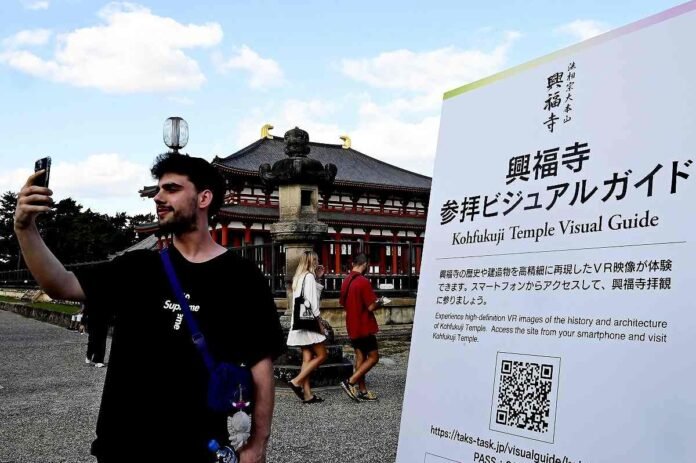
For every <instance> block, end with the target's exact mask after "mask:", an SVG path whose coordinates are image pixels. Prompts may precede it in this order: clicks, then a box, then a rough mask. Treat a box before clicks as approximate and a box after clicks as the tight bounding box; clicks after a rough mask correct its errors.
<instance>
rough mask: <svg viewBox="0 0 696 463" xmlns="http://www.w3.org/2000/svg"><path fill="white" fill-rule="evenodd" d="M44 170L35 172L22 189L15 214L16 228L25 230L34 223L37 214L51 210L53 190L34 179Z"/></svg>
mask: <svg viewBox="0 0 696 463" xmlns="http://www.w3.org/2000/svg"><path fill="white" fill-rule="evenodd" d="M44 172H45V170H40V171H38V172H34V173H33V174H32V175H30V176H29V178H28V179H27V182H26V183H25V184H24V186H23V187H22V189H21V190H20V192H19V195H18V196H17V209H15V215H14V228H15V230H25V229H26V228H28V227H30V226H31V225H33V224H34V221H35V220H36V216H37V215H39V214H41V213H42V212H48V211H50V210H51V206H52V205H53V199H52V198H51V196H52V195H53V191H51V190H50V189H49V188H44V187H40V186H36V185H34V180H35V179H36V178H37V177H38V176H40V175H41V174H43V173H44Z"/></svg>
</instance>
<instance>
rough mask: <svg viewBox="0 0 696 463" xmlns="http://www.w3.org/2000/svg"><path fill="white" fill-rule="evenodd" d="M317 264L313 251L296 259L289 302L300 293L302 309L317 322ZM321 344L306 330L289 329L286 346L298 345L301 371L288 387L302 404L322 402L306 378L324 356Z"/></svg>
mask: <svg viewBox="0 0 696 463" xmlns="http://www.w3.org/2000/svg"><path fill="white" fill-rule="evenodd" d="M317 262H318V257H317V254H316V253H315V252H313V251H305V252H304V254H302V256H300V262H299V263H298V264H297V270H296V271H295V276H294V278H293V280H292V300H293V301H294V300H295V298H297V297H300V295H301V294H302V293H303V291H304V299H305V306H306V307H307V308H308V309H310V310H311V311H312V313H313V314H314V316H315V317H316V318H317V320H319V319H320V312H319V296H320V294H321V290H322V289H323V286H321V285H320V284H318V283H317V280H316V277H317V274H316V271H317ZM319 276H321V275H319ZM292 312H293V313H292V320H291V322H290V327H293V326H294V324H295V311H294V310H293V311H292ZM320 326H321V325H320ZM324 341H326V336H324V335H323V334H321V333H317V332H314V331H310V330H293V329H291V330H290V333H289V334H288V346H298V347H300V348H301V349H302V368H301V369H300V373H299V374H298V375H297V376H295V377H294V378H293V379H292V380H291V381H290V382H289V383H288V384H289V386H290V388H291V389H292V390H293V392H294V393H295V394H296V395H297V397H299V398H300V399H301V400H302V401H303V402H304V403H317V402H323V401H324V399H322V398H321V397H319V396H317V395H316V394H313V393H312V389H311V387H310V385H309V376H310V375H311V374H312V372H313V371H314V370H316V369H317V368H319V365H321V364H322V363H324V362H325V361H326V358H327V357H328V354H327V352H326V346H325V345H324Z"/></svg>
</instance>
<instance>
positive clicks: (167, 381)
mask: <svg viewBox="0 0 696 463" xmlns="http://www.w3.org/2000/svg"><path fill="white" fill-rule="evenodd" d="M151 172H152V175H153V177H154V178H156V179H157V180H158V187H159V191H158V193H157V195H156V196H155V198H154V200H155V203H156V206H157V217H158V219H159V225H160V230H161V232H162V233H164V234H172V235H173V240H172V244H171V245H170V246H169V250H168V253H169V255H170V257H171V261H172V264H173V268H174V271H175V273H176V275H177V277H178V279H179V282H180V284H181V287H182V289H183V293H184V297H185V298H186V300H187V302H188V305H189V307H190V311H191V313H192V315H193V318H194V319H195V321H196V322H197V324H198V327H199V329H200V332H201V333H202V334H203V335H204V337H205V342H206V343H207V347H208V350H209V352H210V354H211V356H212V357H213V358H214V359H215V360H216V361H218V362H230V363H234V364H237V365H245V366H246V367H247V368H249V369H250V372H251V376H252V383H253V391H254V392H253V396H252V397H249V398H247V399H246V400H251V401H252V403H253V404H254V405H253V411H252V427H251V437H250V438H249V440H248V442H247V444H246V445H245V446H244V447H242V449H241V451H240V461H241V462H243V463H252V462H254V463H259V462H265V455H266V446H267V442H268V438H269V434H270V430H271V417H272V413H273V402H274V387H273V364H272V360H273V358H275V357H276V356H277V355H279V353H280V352H281V351H282V349H283V345H284V342H283V336H282V331H281V327H280V323H279V320H278V316H277V312H276V307H275V304H274V301H273V297H272V294H271V292H270V289H269V287H268V285H267V283H266V280H265V279H264V277H263V275H262V273H261V272H260V271H259V269H258V268H257V267H256V266H255V265H254V264H253V263H252V262H250V261H248V260H246V259H242V258H240V257H238V256H237V255H235V254H234V253H232V252H230V251H228V250H227V249H225V248H224V247H222V246H219V245H218V244H216V243H215V242H214V241H213V239H212V238H211V236H210V233H209V232H208V221H209V217H210V216H211V215H213V214H215V213H216V212H217V210H218V209H219V208H220V206H221V205H222V202H223V196H224V191H225V190H224V181H223V179H222V178H221V176H220V174H219V173H218V172H217V171H216V170H215V169H214V168H213V167H212V166H211V165H210V164H209V163H208V162H207V161H205V160H203V159H200V158H194V157H189V156H187V155H180V154H166V155H161V156H160V157H159V158H158V159H157V160H156V163H155V165H154V166H153V168H152V171H151ZM40 175H41V172H37V173H35V174H34V175H32V176H31V177H29V179H28V181H27V183H26V184H25V185H24V187H23V188H22V190H21V192H20V193H19V197H18V198H19V199H18V202H17V209H16V212H15V222H14V228H15V232H16V234H17V238H18V240H19V243H20V246H21V249H22V253H23V255H24V259H25V261H26V264H27V267H28V268H29V270H30V271H31V273H32V274H33V275H34V278H35V279H36V281H37V283H38V284H39V285H40V286H41V288H42V289H43V290H44V291H45V292H46V293H47V294H48V295H49V296H50V297H52V298H54V299H66V300H75V301H86V302H87V303H88V304H90V307H94V308H99V310H100V311H104V313H103V316H105V317H111V316H113V318H114V320H115V321H114V334H113V341H112V348H111V355H110V358H109V366H108V370H107V374H106V380H105V382H104V391H103V395H102V402H101V407H100V410H99V418H98V421H97V431H96V434H97V438H96V440H95V441H94V442H93V444H92V454H93V455H95V456H96V457H97V460H98V462H100V463H111V462H124V461H161V462H168V461H186V462H192V463H195V462H211V461H215V456H214V454H212V453H211V451H210V450H209V449H208V442H209V441H210V440H211V439H215V440H217V441H218V442H219V443H220V444H222V445H225V444H226V443H227V442H229V435H228V431H227V418H226V415H225V414H222V413H217V412H213V411H211V410H210V409H209V408H208V407H207V403H206V397H207V387H208V370H207V369H206V365H205V363H204V362H203V360H202V358H201V355H200V353H199V351H198V350H197V348H196V346H195V345H194V343H193V341H192V339H191V333H190V332H189V330H188V327H187V326H186V325H187V324H186V322H185V321H184V320H183V314H182V311H181V307H180V306H179V303H178V301H177V297H176V296H175V294H174V292H173V291H172V289H171V286H170V281H169V280H168V278H167V275H166V273H165V270H164V267H163V263H162V261H161V260H160V256H159V255H158V253H156V252H152V251H145V250H142V251H133V252H129V253H126V254H124V255H123V256H120V257H117V258H116V259H114V260H113V261H110V262H107V263H103V264H98V265H95V266H89V267H88V268H86V269H84V270H82V269H81V270H80V271H76V272H75V273H73V272H69V271H67V270H66V269H65V268H64V267H63V265H62V264H61V263H60V262H59V261H58V260H57V259H56V257H55V256H54V255H53V254H52V253H51V251H50V250H49V249H48V248H47V247H46V245H45V243H44V242H43V240H42V238H41V236H40V235H39V232H38V229H37V227H36V224H35V219H36V216H37V215H39V214H41V213H43V212H48V211H49V210H50V205H51V204H52V200H51V195H52V194H53V193H52V192H51V190H49V189H48V188H45V187H40V186H35V185H34V184H33V183H34V181H35V179H36V178H38V177H39V176H40ZM135 319H137V320H138V323H132V320H135Z"/></svg>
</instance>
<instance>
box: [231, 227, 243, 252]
mask: <svg viewBox="0 0 696 463" xmlns="http://www.w3.org/2000/svg"><path fill="white" fill-rule="evenodd" d="M241 246H242V237H241V236H239V232H237V231H236V230H233V231H232V247H233V248H238V247H241Z"/></svg>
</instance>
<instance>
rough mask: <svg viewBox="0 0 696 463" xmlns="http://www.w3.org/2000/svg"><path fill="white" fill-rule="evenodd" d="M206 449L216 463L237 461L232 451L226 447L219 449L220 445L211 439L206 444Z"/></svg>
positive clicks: (235, 462)
mask: <svg viewBox="0 0 696 463" xmlns="http://www.w3.org/2000/svg"><path fill="white" fill-rule="evenodd" d="M208 449H209V450H210V451H211V452H213V453H214V454H215V457H216V458H217V461H218V463H237V462H238V461H239V459H238V458H237V454H236V453H235V452H234V450H232V449H231V448H229V447H227V446H225V447H220V444H218V441H216V440H215V439H211V440H210V442H208Z"/></svg>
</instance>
